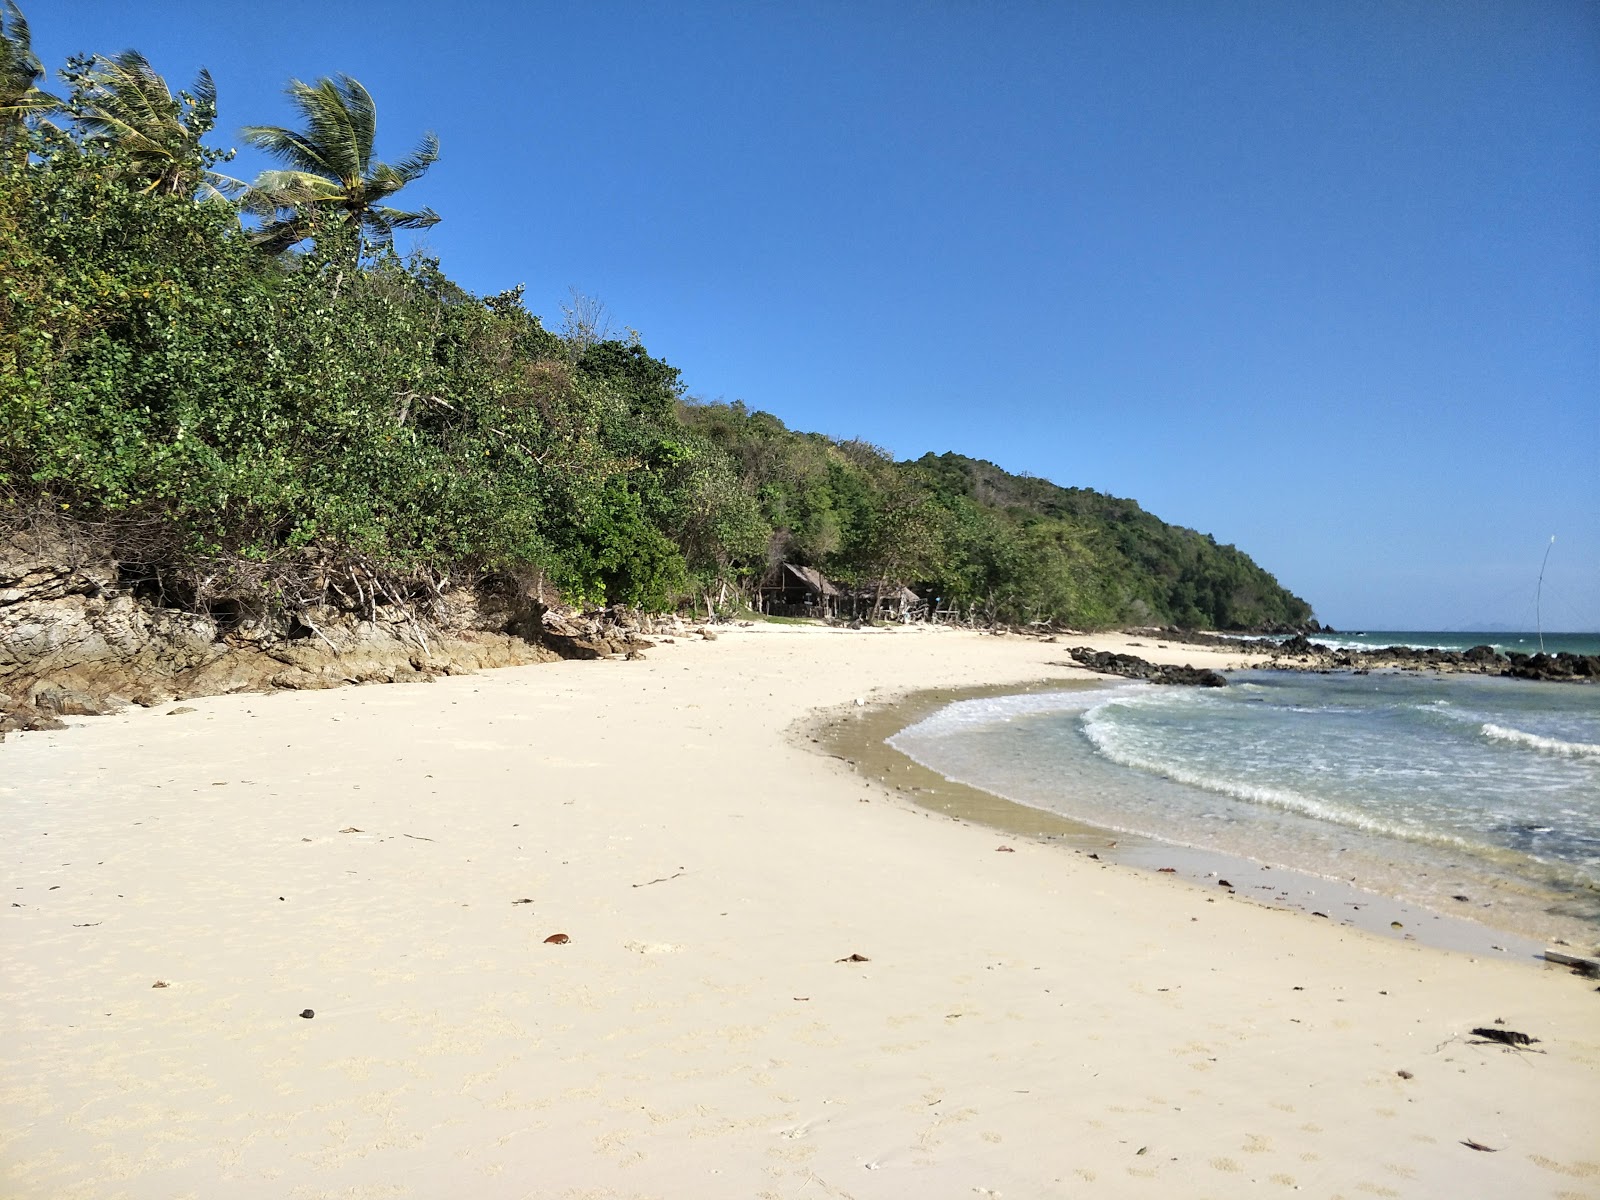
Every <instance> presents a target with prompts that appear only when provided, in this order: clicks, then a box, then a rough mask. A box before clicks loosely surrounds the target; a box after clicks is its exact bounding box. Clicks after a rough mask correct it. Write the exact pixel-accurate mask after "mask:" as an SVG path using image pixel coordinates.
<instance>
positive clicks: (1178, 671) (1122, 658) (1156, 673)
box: [1067, 646, 1228, 687]
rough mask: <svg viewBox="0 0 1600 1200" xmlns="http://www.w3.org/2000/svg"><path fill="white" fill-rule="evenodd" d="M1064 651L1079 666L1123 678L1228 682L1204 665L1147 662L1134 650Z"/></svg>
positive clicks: (1211, 683)
mask: <svg viewBox="0 0 1600 1200" xmlns="http://www.w3.org/2000/svg"><path fill="white" fill-rule="evenodd" d="M1067 653H1068V654H1070V655H1071V656H1072V660H1073V661H1074V662H1075V663H1077V664H1078V665H1079V666H1082V667H1088V668H1089V670H1091V671H1098V672H1099V673H1100V674H1102V675H1121V676H1123V677H1124V678H1126V679H1145V680H1148V681H1149V682H1151V683H1172V684H1178V685H1179V686H1182V687H1226V686H1227V683H1228V681H1227V680H1226V679H1224V678H1223V677H1222V676H1221V675H1220V674H1218V673H1217V672H1216V671H1212V670H1208V669H1206V668H1204V667H1190V666H1182V667H1175V666H1168V665H1165V664H1161V663H1153V662H1146V661H1145V660H1144V659H1142V658H1140V657H1139V656H1138V655H1137V654H1113V653H1111V652H1110V651H1107V650H1091V649H1090V648H1089V647H1088V646H1074V647H1073V648H1072V649H1071V650H1068V651H1067Z"/></svg>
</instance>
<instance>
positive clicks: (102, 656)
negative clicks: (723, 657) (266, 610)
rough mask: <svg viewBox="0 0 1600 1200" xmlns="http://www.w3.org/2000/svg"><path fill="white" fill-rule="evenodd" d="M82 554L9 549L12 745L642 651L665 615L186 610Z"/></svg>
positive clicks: (2, 661) (1, 610) (1, 663)
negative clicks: (139, 714) (272, 702)
mask: <svg viewBox="0 0 1600 1200" xmlns="http://www.w3.org/2000/svg"><path fill="white" fill-rule="evenodd" d="M72 557H73V556H72V555H70V554H66V553H62V552H61V548H59V547H53V546H38V545H33V546H24V545H18V544H15V543H11V544H3V545H0V740H3V739H4V737H5V734H6V732H7V731H16V730H28V729H52V728H60V727H61V724H62V723H61V720H60V718H61V717H64V716H86V715H95V714H99V713H107V712H114V711H116V710H117V709H119V708H122V707H124V706H125V705H128V704H139V705H145V706H149V705H154V704H160V703H164V702H167V701H170V700H176V699H185V698H189V697H194V696H213V695H220V694H225V693H230V692H261V691H272V690H276V689H307V688H330V687H340V686H343V685H345V684H356V683H399V682H407V681H424V680H431V679H433V678H435V677H437V676H440V675H457V674H465V673H469V672H472V671H477V670H482V669H484V668H487V667H507V666H518V665H522V664H526V663H538V662H549V661H551V660H554V659H561V658H610V657H626V658H638V657H642V656H643V652H644V650H646V649H648V648H649V647H650V645H651V644H652V643H651V642H650V641H649V640H648V639H647V638H646V637H644V636H643V635H644V634H645V633H646V632H650V631H651V630H652V629H653V628H654V624H655V623H653V622H650V621H648V620H645V619H640V618H637V617H631V616H629V615H627V614H619V613H607V614H590V615H583V614H574V613H568V612H561V611H557V610H553V609H549V608H546V607H545V606H544V605H543V604H540V603H539V602H538V601H537V600H535V599H532V598H530V597H529V596H528V595H527V594H525V593H522V592H520V591H518V590H517V589H515V588H508V587H506V586H503V585H502V586H500V587H479V588H461V589H456V590H454V591H448V592H446V593H445V594H444V595H442V596H438V597H431V598H430V599H429V601H428V602H427V603H426V604H421V603H418V604H415V605H406V604H391V605H381V604H380V605H375V606H374V607H373V608H371V609H370V610H369V611H368V612H366V613H352V612H346V611H341V610H337V609H333V608H308V609H305V610H303V611H300V612H297V613H294V614H279V615H273V616H269V615H265V614H251V613H249V612H242V611H240V610H239V609H238V608H237V606H233V607H231V608H223V609H222V610H221V611H213V612H207V613H197V612H188V611H183V610H179V609H174V608H166V607H162V606H160V605H156V604H152V603H150V602H148V601H146V600H143V599H140V598H138V597H136V596H135V595H134V594H132V593H131V592H130V591H129V590H128V589H127V588H126V587H124V586H122V584H121V583H120V581H119V577H118V571H117V566H116V564H115V563H113V562H111V561H109V560H99V561H88V562H77V563H73V562H72ZM64 563H65V564H71V565H63V564H64ZM662 631H663V632H676V631H677V629H676V627H675V626H673V625H668V626H666V627H664V628H663V630H662ZM708 636H709V635H708Z"/></svg>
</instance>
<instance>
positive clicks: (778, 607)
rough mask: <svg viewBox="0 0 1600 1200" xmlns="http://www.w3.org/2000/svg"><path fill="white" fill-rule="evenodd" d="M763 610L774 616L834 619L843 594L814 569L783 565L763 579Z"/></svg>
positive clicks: (761, 587)
mask: <svg viewBox="0 0 1600 1200" xmlns="http://www.w3.org/2000/svg"><path fill="white" fill-rule="evenodd" d="M758 594H759V596H760V599H761V611H762V612H764V613H768V614H770V615H771V616H775V617H824V618H825V617H832V616H836V615H837V614H838V611H839V602H840V601H841V600H842V599H843V598H844V593H843V592H842V591H840V589H839V588H838V587H837V586H835V585H834V583H833V581H832V580H830V579H829V578H828V577H827V576H826V575H824V574H823V573H822V572H821V571H819V570H817V569H816V568H815V567H802V566H800V565H799V564H797V563H791V562H782V563H778V564H777V565H776V566H774V567H773V568H772V569H771V570H770V571H768V572H767V574H766V575H765V576H764V577H763V578H762V580H761V586H760V588H759V589H758Z"/></svg>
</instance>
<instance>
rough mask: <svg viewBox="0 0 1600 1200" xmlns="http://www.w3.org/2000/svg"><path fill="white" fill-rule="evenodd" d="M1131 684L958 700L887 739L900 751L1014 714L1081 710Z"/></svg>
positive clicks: (972, 729)
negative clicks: (906, 747)
mask: <svg viewBox="0 0 1600 1200" xmlns="http://www.w3.org/2000/svg"><path fill="white" fill-rule="evenodd" d="M1134 686H1135V685H1133V684H1126V683H1108V684H1104V685H1101V686H1099V687H1086V688H1077V689H1074V690H1072V691H1065V692H1028V693H1024V694H1021V695H1013V696H989V697H986V698H984V699H982V700H958V701H956V702H955V703H954V704H948V705H946V706H945V707H944V708H941V709H940V710H939V711H938V712H935V713H932V714H930V715H929V716H927V717H924V718H923V719H922V720H920V721H918V722H917V723H916V724H915V725H911V726H909V727H907V728H905V729H902V730H901V731H900V732H899V733H897V734H895V735H894V736H893V737H892V738H890V739H889V744H890V745H891V746H893V747H894V748H895V749H897V750H900V751H901V752H902V753H904V752H905V746H906V745H908V744H911V743H914V742H917V741H920V740H922V739H934V738H940V737H945V736H948V735H950V734H953V733H967V732H972V731H975V730H978V729H982V728H983V727H985V726H988V725H1003V724H1005V723H1006V722H1007V721H1011V720H1013V719H1015V718H1017V717H1033V716H1039V715H1041V714H1043V713H1073V712H1082V711H1083V710H1084V709H1086V708H1091V707H1093V706H1094V705H1096V704H1100V703H1102V702H1104V700H1105V699H1106V696H1107V694H1108V693H1114V692H1120V691H1123V690H1125V689H1131V688H1133V687H1134Z"/></svg>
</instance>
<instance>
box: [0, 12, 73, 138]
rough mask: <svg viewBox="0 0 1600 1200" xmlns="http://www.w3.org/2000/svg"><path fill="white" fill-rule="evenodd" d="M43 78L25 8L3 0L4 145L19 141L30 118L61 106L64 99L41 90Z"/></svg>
mask: <svg viewBox="0 0 1600 1200" xmlns="http://www.w3.org/2000/svg"><path fill="white" fill-rule="evenodd" d="M43 77H44V67H43V66H42V65H41V64H40V62H39V59H38V56H37V55H35V54H34V52H33V35H32V33H31V32H30V31H29V29H28V22H27V19H26V18H25V17H24V16H23V15H22V10H21V9H19V8H18V7H17V6H16V4H15V3H13V0H0V147H10V146H11V145H13V144H14V143H15V142H16V141H17V139H18V137H19V136H20V135H21V133H22V131H23V129H24V128H25V126H26V124H27V121H28V118H29V117H34V116H39V115H42V114H44V113H47V112H50V111H52V110H53V109H56V108H58V107H60V105H61V101H59V100H57V99H56V98H55V97H54V96H52V95H51V94H50V93H49V92H42V91H40V90H39V87H38V82H39V80H40V79H42V78H43ZM7 157H9V155H8V156H7Z"/></svg>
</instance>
